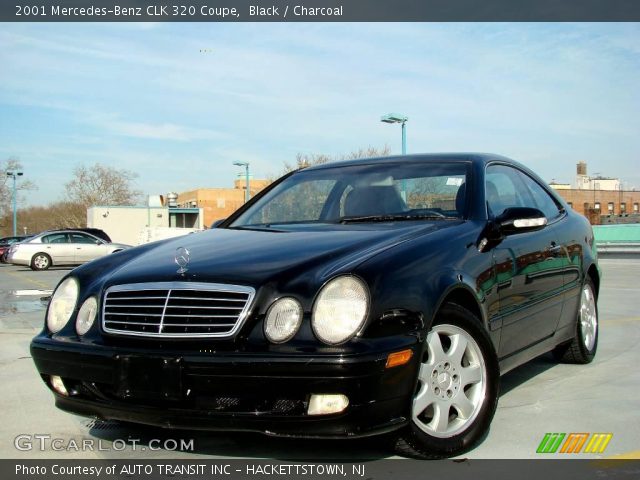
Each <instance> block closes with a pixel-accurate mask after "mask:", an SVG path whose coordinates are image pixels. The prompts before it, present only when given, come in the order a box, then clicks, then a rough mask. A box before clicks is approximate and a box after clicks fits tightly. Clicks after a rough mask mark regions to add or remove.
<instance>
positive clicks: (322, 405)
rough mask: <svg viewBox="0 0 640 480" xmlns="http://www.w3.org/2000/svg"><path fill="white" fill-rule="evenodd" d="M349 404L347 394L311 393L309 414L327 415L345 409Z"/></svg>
mask: <svg viewBox="0 0 640 480" xmlns="http://www.w3.org/2000/svg"><path fill="white" fill-rule="evenodd" d="M348 405H349V399H348V398H347V397H346V395H317V394H313V395H311V400H309V408H308V409H307V414H308V415H327V414H329V413H338V412H341V411H343V410H344V409H345V408H347V406H348Z"/></svg>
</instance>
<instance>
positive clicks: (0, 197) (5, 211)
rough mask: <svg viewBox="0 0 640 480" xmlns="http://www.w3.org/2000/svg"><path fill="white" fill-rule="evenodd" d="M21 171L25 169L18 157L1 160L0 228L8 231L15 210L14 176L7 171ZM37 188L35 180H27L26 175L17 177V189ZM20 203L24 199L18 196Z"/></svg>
mask: <svg viewBox="0 0 640 480" xmlns="http://www.w3.org/2000/svg"><path fill="white" fill-rule="evenodd" d="M21 171H23V167H22V164H21V163H20V161H19V160H18V159H17V158H9V159H7V160H4V161H0V228H2V229H3V231H5V232H7V233H8V232H9V230H10V229H11V228H12V227H11V222H12V211H13V178H12V177H9V176H7V172H21ZM35 189H36V186H35V185H34V183H33V182H31V181H29V180H26V179H25V178H24V177H17V182H16V190H18V191H23V190H35ZM20 203H22V199H21V198H18V204H20Z"/></svg>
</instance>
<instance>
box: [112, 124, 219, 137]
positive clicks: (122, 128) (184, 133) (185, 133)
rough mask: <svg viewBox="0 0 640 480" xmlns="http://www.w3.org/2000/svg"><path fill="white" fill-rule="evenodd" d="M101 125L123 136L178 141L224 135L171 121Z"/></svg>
mask: <svg viewBox="0 0 640 480" xmlns="http://www.w3.org/2000/svg"><path fill="white" fill-rule="evenodd" d="M102 126H103V127H104V128H106V129H107V130H110V131H111V132H113V133H115V134H116V135H122V136H125V137H133V138H149V139H156V140H175V141H180V142H188V141H191V140H206V139H216V138H221V137H223V136H224V135H222V134H220V133H218V132H215V131H213V130H205V129H201V128H190V127H187V126H184V125H175V124H173V123H160V124H152V123H141V122H137V123H136V122H123V121H115V122H110V123H103V125H102Z"/></svg>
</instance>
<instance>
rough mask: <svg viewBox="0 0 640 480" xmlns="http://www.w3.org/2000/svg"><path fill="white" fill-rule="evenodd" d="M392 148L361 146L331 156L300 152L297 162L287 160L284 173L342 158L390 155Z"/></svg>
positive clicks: (352, 158) (351, 158) (353, 158)
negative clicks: (351, 150)
mask: <svg viewBox="0 0 640 480" xmlns="http://www.w3.org/2000/svg"><path fill="white" fill-rule="evenodd" d="M390 152H391V148H390V147H389V145H385V146H383V147H381V148H377V147H372V146H368V147H366V148H360V149H358V150H354V151H353V152H349V153H346V154H343V155H336V156H333V157H332V156H330V155H326V154H324V153H298V154H297V155H296V161H295V163H293V164H291V163H288V162H285V164H284V173H288V172H290V171H292V170H299V169H301V168H307V167H311V166H313V165H322V164H324V163H331V162H338V161H340V160H355V159H357V158H370V157H384V156H385V155H389V153H390Z"/></svg>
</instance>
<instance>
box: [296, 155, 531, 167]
mask: <svg viewBox="0 0 640 480" xmlns="http://www.w3.org/2000/svg"><path fill="white" fill-rule="evenodd" d="M496 160H498V161H502V162H506V163H511V164H513V165H518V166H522V165H521V164H519V163H518V162H516V161H515V160H512V159H510V158H507V157H504V156H502V155H497V154H494V153H417V154H407V155H391V156H386V157H371V158H358V159H356V160H341V161H338V162H331V163H323V164H322V165H314V166H311V167H307V168H305V169H304V170H322V169H324V168H333V167H343V166H349V165H369V164H372V163H406V162H425V163H429V162H433V163H438V162H471V163H474V164H482V165H486V164H487V163H489V162H492V161H496Z"/></svg>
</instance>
